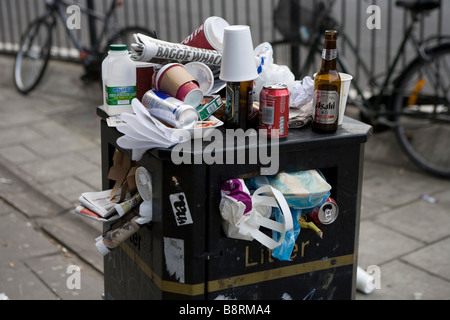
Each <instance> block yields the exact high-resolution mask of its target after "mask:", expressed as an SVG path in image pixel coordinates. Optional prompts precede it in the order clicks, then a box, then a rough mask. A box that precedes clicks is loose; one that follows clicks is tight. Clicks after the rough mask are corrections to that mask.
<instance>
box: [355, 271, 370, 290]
mask: <svg viewBox="0 0 450 320" xmlns="http://www.w3.org/2000/svg"><path fill="white" fill-rule="evenodd" d="M373 282H374V277H373V276H371V275H370V274H368V273H367V272H366V271H364V269H362V268H361V267H359V266H358V268H357V272H356V289H358V291H361V292H363V293H365V294H371V293H372V292H373V291H374V284H373Z"/></svg>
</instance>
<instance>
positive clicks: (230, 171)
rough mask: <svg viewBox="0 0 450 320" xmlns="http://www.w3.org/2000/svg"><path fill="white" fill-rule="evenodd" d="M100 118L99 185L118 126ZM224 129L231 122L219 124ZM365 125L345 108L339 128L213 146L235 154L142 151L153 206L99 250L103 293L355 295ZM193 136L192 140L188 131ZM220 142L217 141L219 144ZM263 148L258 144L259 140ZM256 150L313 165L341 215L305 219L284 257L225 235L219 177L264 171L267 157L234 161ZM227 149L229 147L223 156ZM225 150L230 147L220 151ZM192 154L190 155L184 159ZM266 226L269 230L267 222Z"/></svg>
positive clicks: (281, 167)
mask: <svg viewBox="0 0 450 320" xmlns="http://www.w3.org/2000/svg"><path fill="white" fill-rule="evenodd" d="M97 114H98V115H99V116H100V118H101V119H102V120H101V140H102V170H103V171H102V175H103V189H105V190H106V189H110V188H112V186H113V183H114V182H113V181H111V180H109V179H108V172H109V170H110V168H111V166H112V165H113V155H114V152H115V150H121V151H122V152H123V153H124V154H126V155H128V156H129V157H131V151H130V150H123V149H121V148H119V147H118V145H117V139H118V138H119V137H120V136H122V134H121V133H119V132H118V131H117V129H116V128H112V127H109V126H108V125H107V123H106V118H107V117H108V115H107V114H106V113H105V112H104V110H103V109H102V108H98V109H97ZM220 132H221V133H222V134H223V138H224V139H226V137H227V132H226V130H225V129H222V128H221V129H220ZM370 134H371V127H370V126H368V125H366V124H363V123H361V122H359V121H356V120H353V119H350V118H345V120H344V123H343V125H342V126H340V127H339V129H338V131H337V132H336V133H335V134H330V135H320V134H316V133H313V132H312V131H311V130H310V129H309V128H306V129H299V130H292V131H290V133H289V135H288V137H287V138H285V139H282V140H279V146H278V148H277V149H271V148H270V147H269V150H267V148H266V147H267V146H263V145H261V144H256V145H254V144H252V143H250V141H249V140H248V139H247V140H245V143H244V144H239V145H235V146H233V147H230V146H229V145H227V144H226V143H225V141H223V142H224V143H222V144H221V145H222V146H223V147H222V148H215V152H214V154H213V155H214V156H215V157H217V158H216V159H220V156H219V155H221V154H222V155H224V157H223V159H234V160H235V161H229V162H228V163H230V164H227V161H223V163H220V161H216V163H207V161H205V159H202V157H201V156H202V153H203V152H204V151H205V150H207V149H208V148H209V147H210V143H211V142H208V141H202V142H201V148H200V150H198V148H197V149H196V148H192V149H191V150H189V148H186V149H184V150H182V153H183V159H191V160H192V161H191V163H190V164H189V163H181V164H176V163H175V162H174V159H173V148H169V149H166V148H155V149H152V150H150V151H147V152H146V153H144V155H143V156H142V158H141V159H140V160H139V161H138V165H139V166H142V167H144V168H145V169H147V171H148V172H149V174H150V175H151V179H152V194H153V199H152V202H153V216H152V221H151V223H150V224H146V225H144V226H142V227H141V228H140V229H139V231H137V232H136V233H135V234H133V235H132V236H131V237H130V238H129V239H128V240H126V241H124V242H123V243H121V244H120V246H119V247H118V248H116V249H114V250H112V251H111V252H110V253H109V254H108V255H106V256H105V258H104V277H105V297H106V298H107V299H202V300H203V299H207V300H212V299H295V300H297V299H313V300H316V299H351V298H353V297H354V295H355V281H356V270H357V255H358V250H357V248H358V235H359V219H360V203H361V188H362V171H363V156H364V145H365V143H366V142H367V140H368V138H369V136H370ZM191 142H192V143H193V144H194V143H197V142H195V141H191ZM218 145H220V144H218ZM263 149H264V150H263ZM261 151H265V152H268V154H270V153H271V152H272V153H274V154H272V157H273V158H272V159H273V160H274V161H278V165H277V168H276V169H277V172H275V173H274V174H276V173H279V172H299V171H308V170H317V171H318V172H320V174H321V175H323V177H324V178H325V179H326V181H327V183H328V184H329V185H330V186H331V189H330V196H331V198H332V199H334V201H335V202H336V203H337V205H338V208H339V215H338V216H337V217H336V219H335V221H333V223H331V224H328V225H326V224H324V225H317V224H316V226H317V227H318V228H319V229H320V231H321V235H320V236H319V234H318V233H317V230H314V229H308V228H306V227H302V228H301V231H300V234H299V235H298V238H297V239H296V242H295V245H294V247H293V249H292V253H291V255H290V259H289V260H288V261H283V260H280V259H277V258H274V257H273V256H272V254H271V250H270V249H268V248H267V247H266V246H264V245H263V244H261V243H260V242H258V241H255V240H253V241H249V240H240V239H234V238H231V237H228V236H227V235H226V233H225V232H224V229H223V227H222V224H223V218H222V216H221V213H220V209H219V206H220V203H221V187H222V185H223V183H224V182H226V181H228V180H230V179H246V178H250V177H258V176H261V173H262V172H264V170H267V168H268V166H269V164H268V163H267V161H263V160H264V159H263V158H262V157H259V158H258V161H248V160H247V161H245V162H244V163H241V162H240V161H238V155H239V152H243V153H244V154H245V155H246V157H245V159H249V157H248V155H249V154H251V153H252V152H256V153H253V154H259V153H260V152H261ZM230 152H234V153H233V155H232V156H231V157H229V158H227V157H228V155H229V153H230ZM225 155H227V156H225ZM185 162H189V161H185ZM266 233H267V234H268V235H269V236H271V233H270V232H269V231H267V230H266Z"/></svg>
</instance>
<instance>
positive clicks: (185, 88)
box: [155, 63, 203, 107]
mask: <svg viewBox="0 0 450 320" xmlns="http://www.w3.org/2000/svg"><path fill="white" fill-rule="evenodd" d="M155 82H156V84H155V87H156V89H157V90H159V91H162V92H165V93H167V94H170V95H171V96H172V97H175V98H177V99H178V100H181V101H183V102H185V103H187V104H190V105H191V106H194V107H196V106H198V105H199V104H200V103H201V102H202V100H203V92H202V90H200V88H199V85H198V82H197V80H196V79H195V78H194V77H193V76H192V75H191V74H190V73H189V72H188V71H187V70H186V68H185V67H184V66H183V65H182V64H179V63H169V64H167V65H165V66H163V67H162V68H161V69H160V70H159V71H158V73H157V75H156V79H155Z"/></svg>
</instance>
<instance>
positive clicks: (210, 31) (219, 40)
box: [181, 16, 229, 51]
mask: <svg viewBox="0 0 450 320" xmlns="http://www.w3.org/2000/svg"><path fill="white" fill-rule="evenodd" d="M228 26H229V24H228V22H227V21H225V20H224V19H222V18H220V17H215V16H213V17H209V18H208V19H206V20H205V22H204V23H203V24H202V25H201V26H200V27H198V28H197V30H195V31H194V32H193V33H192V34H191V35H190V36H189V37H187V38H186V39H184V40H183V42H181V43H182V44H185V45H187V46H191V47H196V48H203V49H211V50H217V51H222V48H223V32H224V29H225V28H226V27H228Z"/></svg>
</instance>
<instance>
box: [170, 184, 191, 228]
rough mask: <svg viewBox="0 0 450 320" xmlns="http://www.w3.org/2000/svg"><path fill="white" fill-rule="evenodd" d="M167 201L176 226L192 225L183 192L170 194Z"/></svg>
mask: <svg viewBox="0 0 450 320" xmlns="http://www.w3.org/2000/svg"><path fill="white" fill-rule="evenodd" d="M169 199H170V203H171V204H172V210H173V214H174V216H175V221H176V222H177V225H178V226H184V225H187V224H192V223H194V222H193V221H192V216H191V212H190V210H189V206H188V203H187V199H186V195H185V194H184V192H180V193H174V194H171V195H170V196H169Z"/></svg>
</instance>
